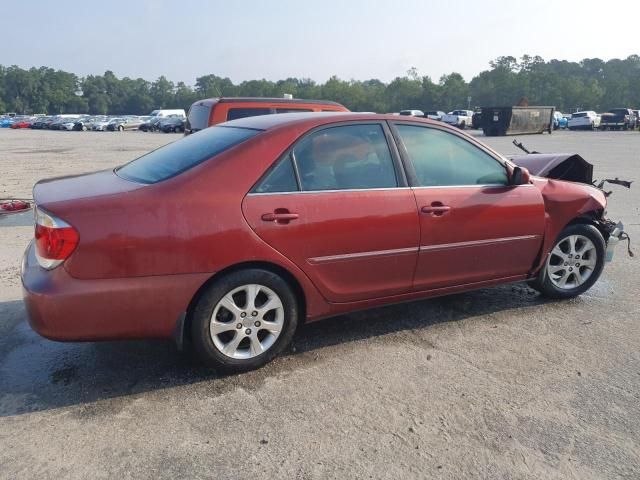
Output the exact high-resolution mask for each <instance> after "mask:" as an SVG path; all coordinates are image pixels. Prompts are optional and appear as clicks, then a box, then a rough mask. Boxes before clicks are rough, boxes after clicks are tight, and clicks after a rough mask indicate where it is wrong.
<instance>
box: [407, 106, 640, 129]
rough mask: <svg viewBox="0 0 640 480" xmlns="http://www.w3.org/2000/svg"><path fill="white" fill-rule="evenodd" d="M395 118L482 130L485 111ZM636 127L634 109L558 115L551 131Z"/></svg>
mask: <svg viewBox="0 0 640 480" xmlns="http://www.w3.org/2000/svg"><path fill="white" fill-rule="evenodd" d="M514 108H515V107H514ZM396 115H401V116H413V117H422V118H429V119H431V120H438V121H441V122H444V123H447V124H449V125H453V126H456V127H458V128H461V129H465V128H469V127H470V128H476V129H478V128H482V109H476V110H475V111H471V110H464V109H460V110H453V111H451V112H449V113H444V112H443V111H440V110H428V111H422V110H416V109H406V110H401V111H400V112H399V113H397V114H396ZM637 127H640V110H633V109H631V108H612V109H610V110H608V111H607V112H605V113H602V114H600V113H597V112H595V111H593V110H584V111H579V112H575V113H568V114H567V113H562V112H559V111H555V112H553V118H552V122H551V130H558V129H569V130H633V129H635V128H637ZM551 130H550V131H551Z"/></svg>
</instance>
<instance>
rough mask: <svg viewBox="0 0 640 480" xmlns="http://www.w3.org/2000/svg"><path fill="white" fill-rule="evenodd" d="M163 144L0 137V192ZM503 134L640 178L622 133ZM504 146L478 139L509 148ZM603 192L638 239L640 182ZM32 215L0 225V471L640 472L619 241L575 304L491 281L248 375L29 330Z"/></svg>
mask: <svg viewBox="0 0 640 480" xmlns="http://www.w3.org/2000/svg"><path fill="white" fill-rule="evenodd" d="M472 134H473V135H480V134H479V133H477V132H473V133H472ZM177 138H179V136H178V135H164V134H144V133H141V132H122V133H113V134H101V133H90V132H50V131H31V130H8V129H4V130H0V172H1V173H0V198H5V197H19V198H28V197H30V195H31V188H32V186H33V184H34V183H35V182H36V181H37V180H39V179H41V178H45V177H51V176H58V175H68V174H77V173H81V172H86V171H93V170H97V169H102V168H110V167H113V166H116V165H118V164H121V163H124V162H125V161H127V160H129V159H132V158H135V157H136V156H139V155H140V154H142V153H144V152H146V151H149V150H151V149H153V148H156V147H158V146H160V145H162V144H165V143H167V142H171V141H174V140H176V139H177ZM518 139H519V140H521V141H522V142H523V143H524V144H525V145H526V146H527V147H529V148H530V149H533V150H538V151H540V152H549V153H551V152H567V153H579V154H581V155H582V156H583V157H584V158H585V159H586V160H588V161H589V162H591V163H593V164H594V165H595V167H594V177H595V178H597V179H601V178H615V177H620V178H624V179H629V180H636V181H638V180H639V179H640V134H639V133H638V132H637V131H636V132H566V131H559V132H556V133H554V134H553V135H548V134H545V135H535V136H521V137H518ZM512 140H513V137H494V138H487V139H485V141H486V142H487V143H488V144H489V145H491V146H492V147H494V148H495V149H497V150H498V151H500V152H501V153H505V154H508V153H519V151H518V150H517V149H516V148H515V147H514V146H513V145H512V144H511V141H512ZM607 189H608V190H613V194H612V196H611V198H610V203H609V208H608V216H609V217H610V218H612V219H616V220H622V221H623V222H624V224H625V226H626V230H627V231H628V232H629V235H630V236H631V238H632V240H633V241H634V242H632V248H634V249H635V250H638V248H637V247H634V246H635V245H638V243H637V242H638V239H640V184H634V185H633V187H632V188H631V189H630V190H626V189H624V188H622V187H616V186H612V187H611V188H609V187H607ZM30 222H31V217H30V216H29V215H28V214H27V215H23V216H13V217H11V218H8V219H4V220H2V219H0V478H11V479H14V478H43V477H46V478H49V477H56V478H61V477H64V478H78V479H82V478H113V477H119V478H138V479H139V478H178V477H182V478H187V477H188V478H300V479H307V478H318V479H320V478H390V479H391V478H393V479H396V478H447V479H453V478H455V479H457V478H491V479H495V478H505V479H507V478H508V479H515V478H518V479H520V478H523V479H526V478H531V479H534V478H536V479H538V478H544V479H556V478H575V479H585V478H601V479H613V478H629V479H632V478H640V442H639V440H638V439H639V438H640V351H639V350H638V345H640V306H639V305H638V292H639V291H640V273H639V270H638V259H637V258H629V257H628V256H627V254H626V243H625V246H622V245H620V246H619V247H618V249H617V251H616V258H614V261H613V263H611V264H609V265H608V266H607V267H606V269H605V272H604V274H603V277H602V278H601V280H600V281H599V282H598V283H597V284H596V285H595V286H594V287H593V288H592V289H591V290H590V291H589V292H588V293H587V294H585V295H583V296H582V297H579V298H577V299H575V300H572V301H567V302H554V301H548V300H544V299H542V298H540V297H538V295H537V294H536V293H535V292H534V291H533V290H530V289H528V288H527V287H526V286H525V285H508V286H502V287H496V288H489V289H483V290H479V291H476V292H471V293H464V294H458V295H454V296H449V297H444V298H439V299H431V300H425V301H420V302H413V303H407V304H402V305H397V306H392V307H385V308H381V309H376V310H370V311H366V312H361V313H357V314H351V315H347V316H341V317H337V318H333V319H329V320H326V321H322V322H319V323H315V324H311V325H307V326H303V327H302V328H301V329H299V331H298V333H297V334H296V337H295V338H294V342H293V345H294V346H293V348H292V349H291V350H290V351H288V352H287V353H286V354H285V355H282V356H281V357H279V358H277V359H276V360H275V361H274V362H272V363H271V364H269V365H267V366H266V367H265V368H262V369H260V370H258V371H254V372H250V373H247V374H242V375H235V376H228V377H217V376H216V375H214V374H213V373H212V372H210V371H208V370H207V369H205V368H203V367H201V366H200V365H199V364H198V363H197V362H196V361H195V360H193V359H192V357H191V356H190V355H189V354H188V353H187V354H181V353H178V352H177V351H176V350H175V348H174V347H173V345H172V344H170V343H169V342H159V341H153V342H151V341H148V342H145V341H140V342H114V343H100V344H97V343H76V344H63V343H55V342H51V341H48V340H45V339H43V338H41V337H39V336H38V335H36V334H35V333H34V332H32V331H31V329H30V328H29V326H28V325H27V324H26V321H25V311H24V307H23V304H22V301H21V291H20V280H19V266H20V258H21V255H22V252H23V250H24V248H25V247H26V245H27V243H28V242H29V240H30V238H31V237H32V235H33V227H32V226H31V224H30ZM87 315H91V312H87Z"/></svg>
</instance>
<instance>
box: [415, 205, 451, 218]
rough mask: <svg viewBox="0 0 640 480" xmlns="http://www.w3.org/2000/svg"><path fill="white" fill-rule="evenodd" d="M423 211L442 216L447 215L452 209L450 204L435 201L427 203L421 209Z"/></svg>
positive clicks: (434, 215)
mask: <svg viewBox="0 0 640 480" xmlns="http://www.w3.org/2000/svg"><path fill="white" fill-rule="evenodd" d="M420 210H421V211H422V213H428V214H430V215H431V216H432V217H441V216H443V215H446V214H447V213H449V211H450V210H451V207H450V206H448V205H443V204H442V202H433V203H432V204H431V205H425V206H424V207H422V208H421V209H420Z"/></svg>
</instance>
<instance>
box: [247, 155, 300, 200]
mask: <svg viewBox="0 0 640 480" xmlns="http://www.w3.org/2000/svg"><path fill="white" fill-rule="evenodd" d="M296 190H298V182H297V181H296V174H295V172H294V171H293V163H292V161H291V156H289V155H287V156H286V158H283V159H282V160H280V162H279V163H278V164H277V165H276V166H275V168H273V170H271V171H270V172H269V173H267V175H266V176H265V177H264V178H263V179H262V181H261V182H260V183H259V184H258V186H257V187H256V188H254V189H253V193H283V192H295V191H296Z"/></svg>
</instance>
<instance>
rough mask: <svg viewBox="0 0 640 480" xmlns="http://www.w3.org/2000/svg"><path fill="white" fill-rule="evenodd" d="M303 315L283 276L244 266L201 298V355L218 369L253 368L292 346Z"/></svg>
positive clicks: (196, 335) (197, 342)
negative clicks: (300, 313) (245, 268)
mask: <svg viewBox="0 0 640 480" xmlns="http://www.w3.org/2000/svg"><path fill="white" fill-rule="evenodd" d="M298 315H299V309H298V302H297V299H296V297H295V295H294V293H293V291H292V289H291V288H290V287H289V285H288V284H287V282H286V281H284V280H283V279H282V278H281V277H280V276H278V275H276V274H275V273H272V272H270V271H267V270H261V269H250V270H242V271H238V272H234V273H231V274H229V275H226V276H224V277H222V278H220V279H218V280H217V281H215V282H214V283H213V284H211V285H210V286H209V287H208V288H207V289H206V290H205V292H204V293H203V294H202V295H201V296H200V299H199V301H198V302H197V304H196V306H195V308H194V310H193V317H192V324H191V337H192V341H193V344H194V347H195V350H196V352H197V354H198V356H199V357H200V359H201V360H202V361H203V362H204V363H206V364H207V365H209V366H211V367H213V368H215V369H216V370H219V371H225V372H241V371H247V370H252V369H254V368H258V367H261V366H262V365H264V364H266V363H268V362H269V361H271V360H272V359H273V358H274V357H275V356H276V355H278V353H280V352H281V351H282V350H283V349H284V348H285V347H286V346H287V345H289V343H290V342H291V338H292V337H293V333H294V332H295V329H296V326H297V323H298Z"/></svg>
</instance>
